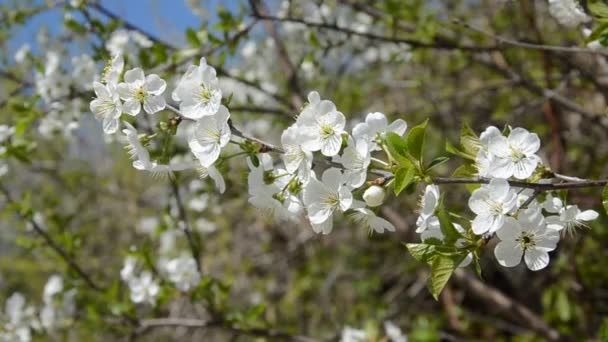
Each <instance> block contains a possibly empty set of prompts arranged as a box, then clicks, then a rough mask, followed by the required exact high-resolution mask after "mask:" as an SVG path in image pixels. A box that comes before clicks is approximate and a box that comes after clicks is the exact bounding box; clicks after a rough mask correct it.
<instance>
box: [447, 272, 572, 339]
mask: <svg viewBox="0 0 608 342" xmlns="http://www.w3.org/2000/svg"><path fill="white" fill-rule="evenodd" d="M453 278H454V280H455V281H456V283H458V284H460V285H461V286H462V287H464V288H465V289H466V290H467V291H468V292H470V293H471V294H473V295H474V296H475V297H477V298H479V299H480V300H482V301H484V302H486V303H487V304H488V306H489V307H491V308H493V309H495V310H498V311H499V312H503V313H505V314H508V315H512V316H515V317H516V318H517V319H518V320H519V321H520V322H521V323H522V324H525V325H526V326H528V327H529V328H530V329H531V330H533V331H535V332H536V333H538V334H540V335H542V336H543V337H544V338H546V339H547V340H549V341H560V340H563V337H562V336H561V335H560V333H559V332H558V331H557V330H555V329H553V328H551V327H550V326H549V325H548V324H547V323H546V322H545V321H544V320H543V319H542V318H541V317H539V316H538V315H537V314H535V313H534V312H532V311H531V310H530V309H528V308H527V307H526V306H524V305H522V304H520V303H518V302H516V301H515V300H513V299H511V298H509V297H507V296H506V295H504V294H503V293H502V292H500V291H499V290H497V289H495V288H493V287H491V286H489V285H486V284H484V283H483V282H481V281H480V280H479V279H477V278H475V277H474V276H472V275H470V274H469V273H467V272H466V271H464V270H461V269H457V270H456V271H455V272H454V277H453Z"/></svg>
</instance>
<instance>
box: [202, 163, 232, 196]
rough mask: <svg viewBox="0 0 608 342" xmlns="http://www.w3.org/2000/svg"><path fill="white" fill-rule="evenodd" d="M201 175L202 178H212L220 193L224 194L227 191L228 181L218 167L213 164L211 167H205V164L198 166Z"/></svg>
mask: <svg viewBox="0 0 608 342" xmlns="http://www.w3.org/2000/svg"><path fill="white" fill-rule="evenodd" d="M197 171H198V174H199V177H200V178H201V179H204V178H207V177H209V178H211V180H213V183H214V184H215V188H216V189H217V191H218V192H219V193H220V194H223V193H224V192H225V191H226V181H225V180H224V177H223V176H222V174H221V173H220V172H219V171H218V169H217V168H216V167H215V166H213V165H211V166H209V167H204V166H199V167H198V168H197Z"/></svg>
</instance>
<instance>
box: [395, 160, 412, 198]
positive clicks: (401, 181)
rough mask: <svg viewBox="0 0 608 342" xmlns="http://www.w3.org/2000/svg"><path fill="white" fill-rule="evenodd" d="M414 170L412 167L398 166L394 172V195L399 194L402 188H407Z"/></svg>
mask: <svg viewBox="0 0 608 342" xmlns="http://www.w3.org/2000/svg"><path fill="white" fill-rule="evenodd" d="M414 176H416V170H415V169H414V168H413V167H410V168H407V169H406V168H403V167H402V168H400V169H399V170H397V172H395V196H399V194H400V193H401V191H403V189H405V188H407V187H408V186H409V185H410V184H412V182H413V181H414Z"/></svg>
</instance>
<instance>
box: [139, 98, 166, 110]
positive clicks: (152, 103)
mask: <svg viewBox="0 0 608 342" xmlns="http://www.w3.org/2000/svg"><path fill="white" fill-rule="evenodd" d="M166 105H167V103H166V102H165V98H164V97H163V96H162V95H149V96H146V99H145V100H144V110H145V111H146V113H148V114H154V113H156V112H160V111H161V110H163V109H165V106H166Z"/></svg>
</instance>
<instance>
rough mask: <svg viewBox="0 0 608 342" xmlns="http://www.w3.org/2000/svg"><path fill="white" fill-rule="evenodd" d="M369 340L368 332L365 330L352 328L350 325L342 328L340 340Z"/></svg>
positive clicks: (360, 341)
mask: <svg viewBox="0 0 608 342" xmlns="http://www.w3.org/2000/svg"><path fill="white" fill-rule="evenodd" d="M366 340H367V333H366V332H365V330H359V329H355V328H351V327H349V326H346V327H344V329H342V335H341V336H340V342H365V341H366Z"/></svg>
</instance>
